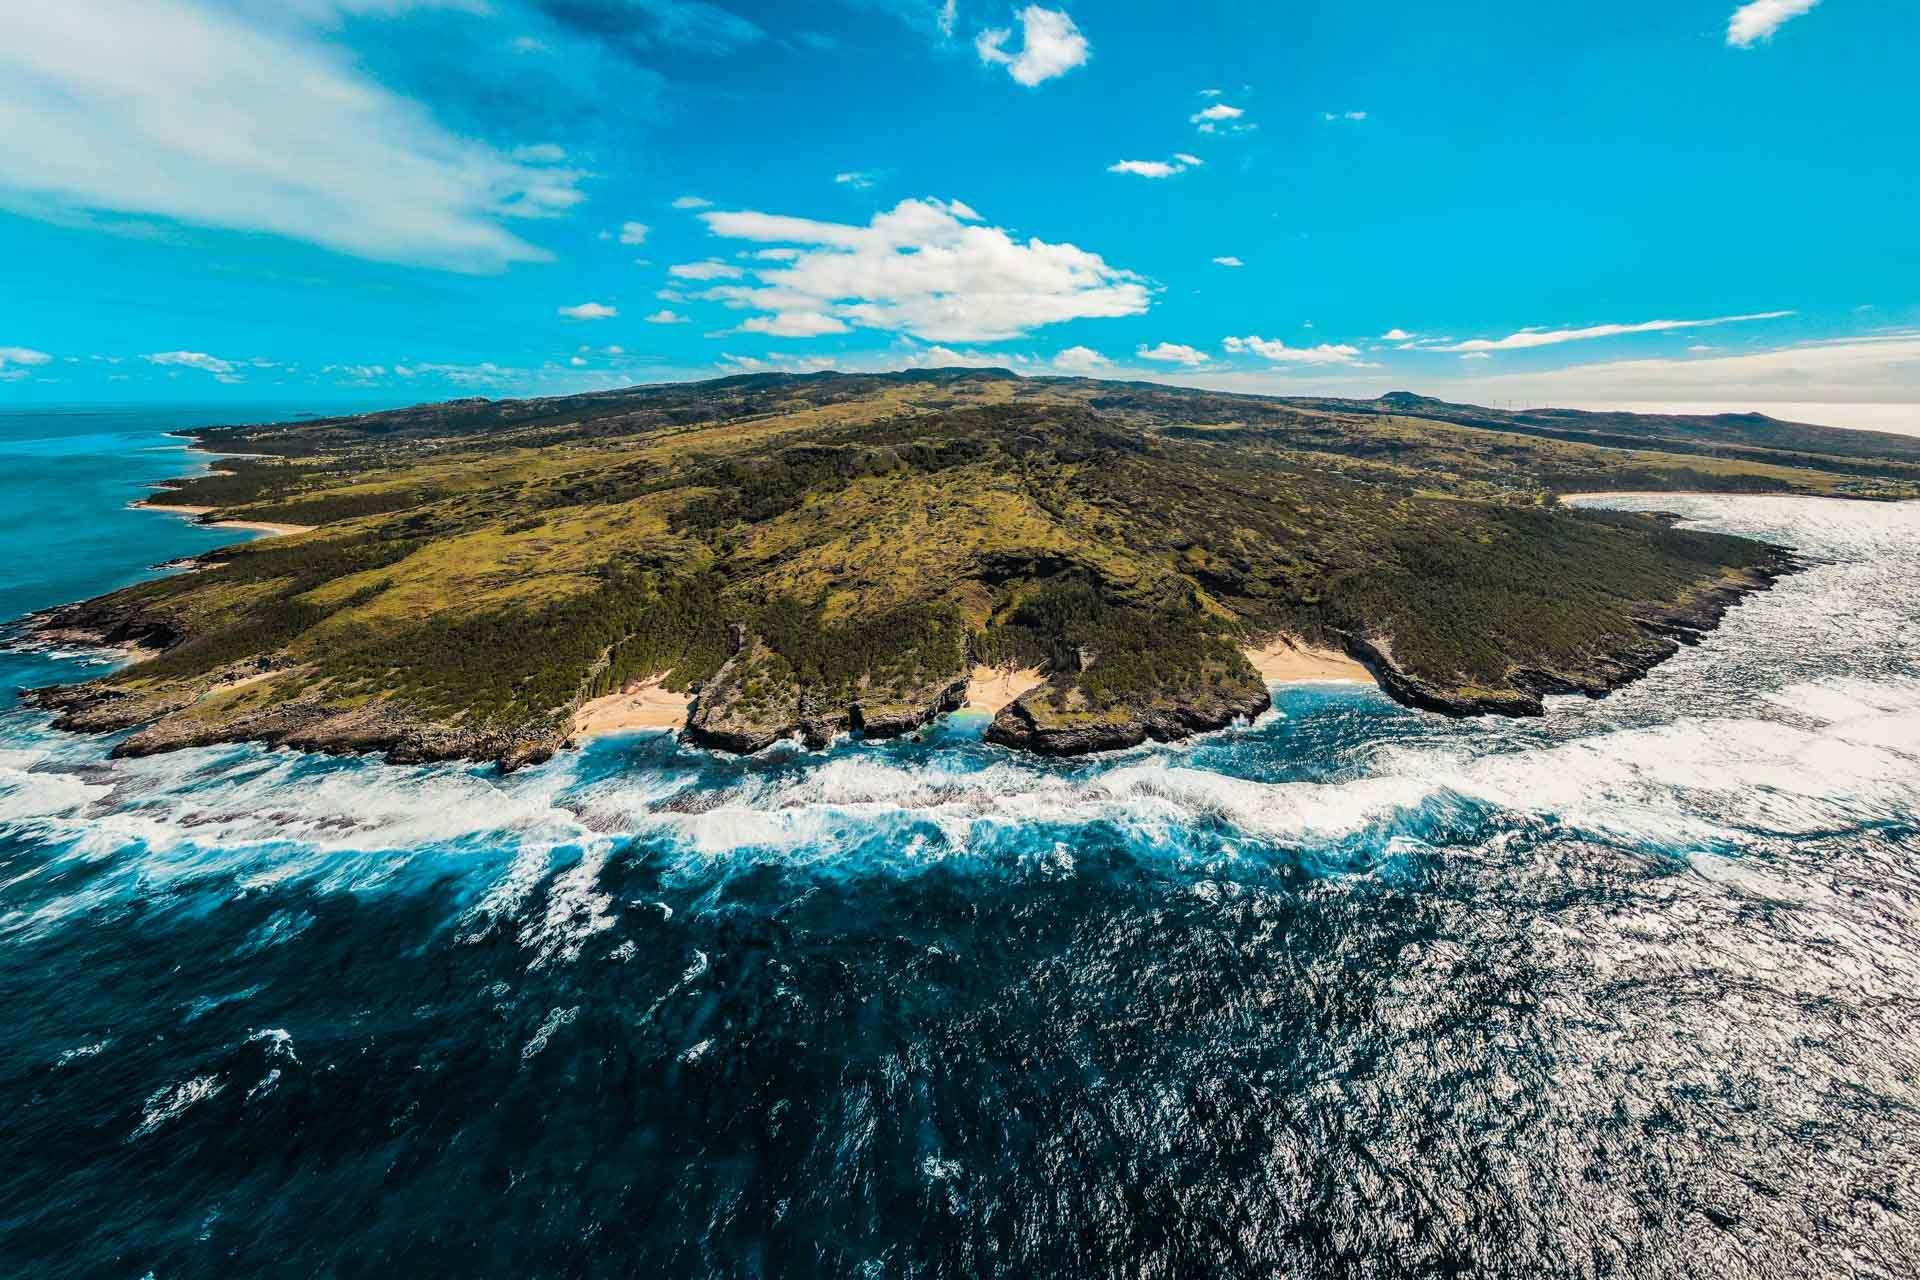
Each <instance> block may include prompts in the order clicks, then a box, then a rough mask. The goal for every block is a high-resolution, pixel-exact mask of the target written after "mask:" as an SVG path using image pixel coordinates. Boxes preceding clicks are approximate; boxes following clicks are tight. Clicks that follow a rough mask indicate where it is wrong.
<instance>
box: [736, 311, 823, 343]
mask: <svg viewBox="0 0 1920 1280" xmlns="http://www.w3.org/2000/svg"><path fill="white" fill-rule="evenodd" d="M848 331H849V329H848V325H847V322H846V321H844V320H836V319H835V318H834V317H832V316H830V315H827V314H826V313H825V312H823V311H780V312H776V313H775V314H773V315H770V316H751V317H749V318H748V319H746V320H743V321H741V322H740V332H742V333H764V334H766V335H768V336H769V337H774V338H817V337H819V336H820V335H822V334H826V333H846V332H848Z"/></svg>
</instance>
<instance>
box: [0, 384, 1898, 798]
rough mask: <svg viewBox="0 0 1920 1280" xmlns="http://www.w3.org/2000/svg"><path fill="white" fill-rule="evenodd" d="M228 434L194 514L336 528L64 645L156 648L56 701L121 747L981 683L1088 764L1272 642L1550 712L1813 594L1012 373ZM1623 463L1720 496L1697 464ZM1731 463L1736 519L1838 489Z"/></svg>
mask: <svg viewBox="0 0 1920 1280" xmlns="http://www.w3.org/2000/svg"><path fill="white" fill-rule="evenodd" d="M1515 431H1516V432H1517V431H1518V428H1515ZM202 434H203V438H204V439H205V440H207V441H209V442H210V443H216V444H218V445H220V446H221V447H224V448H229V449H232V450H234V451H236V452H245V453H247V454H250V455H256V456H251V457H245V458H235V459H232V460H230V461H229V463H228V464H226V465H223V467H222V469H221V471H220V472H219V473H217V474H212V475H207V476H200V477H195V478H193V479H190V480H185V481H181V482H179V483H178V484H176V485H175V486H174V487H173V488H172V489H170V490H169V491H168V494H167V500H168V501H169V502H178V503H182V504H186V505H192V506H195V507H205V508H211V509H212V512H213V514H214V515H216V516H219V517H223V518H230V519H240V520H248V521H251V522H254V523H257V524H277V525H282V526H302V527H307V528H308V529H309V531H307V532H302V533H300V534H298V535H297V536H293V537H284V538H274V539H269V540H265V541H261V542H254V543H248V544H244V545H239V546H233V547H228V548H224V549H222V550H219V551H216V552H212V553H208V554H205V555H201V556H198V557H197V558H196V560H195V561H194V564H193V565H192V571H191V572H189V573H182V574H179V575H177V576H174V577H170V578H162V579H157V580H153V581H148V582H143V583H141V584H139V585H137V586H134V587H130V588H127V589H126V590H124V591H119V592H115V593H113V594H111V595H108V596H104V597H101V598H100V599H98V600H93V601H87V602H83V603H81V604H77V605H73V606H69V607H67V608H65V609H60V610H55V611H53V612H52V613H50V614H48V615H46V616H44V617H42V618H39V619H35V620H33V622H32V625H34V626H37V627H40V628H42V629H45V630H47V631H48V632H49V634H56V633H57V634H64V635H68V636H71V637H73V638H76V639H78V638H88V639H91V640H94V641H96V642H99V643H107V644H123V645H139V646H141V649H140V652H141V653H142V655H144V656H143V657H142V659H141V660H140V661H137V662H134V663H132V664H131V665H129V666H127V667H126V668H124V669H122V670H120V671H117V672H114V673H112V674H110V675H107V676H104V677H102V678H101V679H98V680H95V681H91V682H89V683H87V684H84V685H77V686H71V687H63V688H53V689H43V690H36V691H32V692H31V693H29V694H28V695H27V696H28V697H29V698H30V700H31V701H32V702H34V703H35V704H36V705H39V706H42V707H45V708H47V709H49V710H51V711H53V712H54V713H55V715H56V717H57V720H56V723H58V724H59V725H60V726H62V727H64V728H70V729H74V730H78V731H88V732H113V733H126V734H128V736H127V737H126V739H125V741H124V742H122V743H121V744H119V746H118V748H117V749H118V751H119V752H120V753H122V754H126V755H138V754H147V753H152V752H158V751H167V750H173V749H177V748H180V747H187V746H196V745H203V744H208V743H215V742H231V741H258V742H265V743H270V744H275V745H285V746H291V747H300V748H303V749H312V750H322V751H376V752H382V753H385V754H387V755H388V756H390V757H392V758H394V759H398V760H443V759H478V760H494V761H498V762H499V763H501V764H503V765H505V766H508V767H514V766H517V765H520V764H525V763H528V762H532V761H536V760H540V759H544V758H546V757H547V756H548V755H550V754H551V753H553V752H554V751H556V750H559V749H561V748H562V747H564V746H565V745H566V744H567V743H568V742H569V741H570V740H571V739H572V736H573V720H574V714H575V711H576V710H577V709H578V708H579V707H581V706H583V705H584V704H586V703H588V702H591V701H592V700H594V699H596V698H599V697H603V696H605V695H608V694H611V693H616V692H618V691H619V690H621V689H623V688H628V687H632V686H637V685H638V684H640V683H643V682H647V681H653V682H657V683H660V684H662V685H664V686H665V687H666V688H671V689H675V690H681V689H686V690H690V691H697V696H696V697H695V699H694V703H693V706H692V707H691V709H690V712H689V716H688V722H687V724H686V727H685V730H684V736H685V738H686V740H687V741H689V742H691V743H695V744H698V745H701V746H705V747H710V748H713V749H716V750H723V751H733V752H751V751H757V750H760V749H763V748H765V747H766V746H768V745H770V744H772V743H774V742H778V741H781V740H783V739H788V738H794V737H798V738H800V739H801V740H803V741H806V742H808V743H812V744H815V745H819V744H823V743H825V742H828V741H830V740H831V739H832V738H833V737H834V736H835V735H836V734H841V733H862V734H864V735H866V736H868V737H875V738H882V737H889V736H898V735H900V734H905V733H911V732H913V731H915V730H916V729H918V728H920V727H921V726H923V725H925V724H926V723H927V722H928V721H930V720H931V719H933V718H934V717H937V716H939V715H942V714H944V713H946V712H947V711H951V710H953V709H955V708H956V707H958V706H959V705H961V704H962V702H963V701H964V699H965V696H966V693H965V690H966V678H967V673H968V671H969V669H970V668H971V667H972V666H973V665H974V664H976V663H978V664H984V665H987V666H995V667H1006V668H1008V669H1013V668H1037V669H1039V670H1041V671H1043V672H1045V673H1046V676H1047V684H1046V685H1045V686H1043V687H1042V688H1040V689H1036V690H1033V691H1032V692H1030V693H1028V694H1026V695H1025V696H1023V697H1022V698H1020V699H1019V700H1018V701H1017V702H1016V703H1014V704H1013V705H1011V706H1008V707H1006V708H1004V709H1003V710H1001V711H1000V713H999V714H998V715H997V716H996V718H995V720H994V722H993V724H992V726H991V728H990V730H989V734H988V736H989V739H990V740H991V741H993V742H996V743H1000V744H1003V745H1006V746H1009V747H1013V748H1017V749H1022V750H1030V751H1038V752H1047V753H1053V754H1061V755H1077V754H1085V753H1088V752H1095V751H1105V750H1114V749H1119V748H1124V747H1128V746H1133V745H1137V744H1138V743H1141V742H1146V741H1153V740H1161V741H1164V740H1172V739H1177V738H1181V737H1185V736H1187V735H1190V734H1193V733H1198V732H1206V731H1210V730H1215V729H1220V728H1224V727H1226V726H1229V725H1231V724H1233V723H1235V722H1237V721H1241V720H1245V719H1250V718H1251V717H1253V716H1256V715H1258V714H1259V713H1260V712H1261V711H1263V710H1265V709H1266V707H1267V705H1268V694H1267V690H1266V687H1265V686H1264V684H1262V683H1261V681H1260V680H1259V678H1258V677H1257V675H1256V674H1255V673H1254V672H1253V670H1252V669H1251V668H1250V667H1249V666H1248V665H1247V663H1246V661H1245V658H1244V657H1243V656H1242V652H1241V646H1242V645H1243V644H1246V643H1248V642H1249V641H1252V640H1256V639H1259V638H1262V637H1268V636H1272V635H1276V634H1287V635H1292V636H1295V637H1299V638H1301V639H1302V640H1303V641H1305V642H1308V643H1311V644H1316V645H1321V646H1326V647H1339V648H1344V649H1345V650H1346V651H1347V652H1348V653H1350V654H1351V655H1353V656H1354V657H1356V658H1358V659H1360V660H1361V661H1363V662H1364V663H1366V664H1367V665H1368V666H1369V667H1370V668H1371V669H1372V671H1373V672H1374V674H1375V676H1376V678H1377V679H1378V680H1379V682H1380V684H1381V686H1382V687H1383V688H1384V689H1385V690H1386V691H1387V692H1388V693H1389V694H1390V695H1392V696H1393V697H1395V698H1397V699H1399V700H1400V701H1402V702H1405V703H1407V704H1409V705H1412V706H1416V707H1423V708H1428V709H1432V710H1436V711H1442V712H1446V713H1448V714H1457V715H1459V714H1482V713H1494V714H1505V715H1532V714H1538V713H1539V712H1540V710H1541V699H1542V698H1543V697H1545V696H1547V695H1550V694H1556V693H1574V692H1577V693H1585V694H1589V695H1592V696H1598V695H1599V694H1601V693H1604V692H1605V691H1607V690H1609V689H1612V688H1616V687H1618V686H1619V685H1620V684H1622V683H1625V682H1626V681H1629V680H1632V679H1636V678H1638V676H1639V675H1641V674H1643V673H1644V672H1645V671H1646V670H1647V669H1648V668H1649V667H1651V666H1652V665H1654V664H1656V663H1658V662H1660V661H1662V660H1663V659H1664V658H1665V657H1667V656H1668V655H1670V654H1671V653H1673V652H1674V651H1675V650H1676V648H1677V646H1678V645H1681V644H1684V643H1688V642H1689V641H1691V640H1692V639H1694V638H1696V637H1697V635H1698V634H1699V633H1700V632H1701V631H1703V630H1705V629H1707V628H1710V627H1711V626H1713V625H1714V624H1715V623H1716V622H1717V621H1718V619H1719V617H1720V615H1721V614H1722V613H1724V612H1725V610H1726V609H1727V608H1728V607H1730V605H1731V604H1732V603H1733V602H1734V601H1736V600H1738V599H1739V598H1740V597H1741V596H1742V595H1743V594H1745V593H1747V592H1749V591H1754V590H1761V589H1764V588H1765V587H1766V586H1767V585H1768V583H1770V582H1771V580H1772V577H1773V576H1774V575H1777V574H1778V573H1781V572H1786V571H1789V570H1790V569H1791V568H1792V567H1793V566H1792V563H1791V562H1790V561H1789V560H1788V559H1786V558H1785V557H1784V555H1783V553H1782V552H1781V551H1780V550H1779V549H1778V548H1769V547H1766V546H1763V545H1761V544H1758V543H1754V542H1749V541H1744V540H1741V539H1737V538H1728V537H1721V536H1718V535H1711V534H1703V533H1697V532H1690V531H1686V530H1682V529H1678V528H1675V527H1673V526H1672V525H1671V524H1670V523H1668V522H1664V521H1661V520H1659V519H1655V518H1650V517H1645V516H1639V515H1629V514H1621V513H1610V512H1577V511H1567V510H1561V509H1558V508H1556V507H1555V506H1554V504H1553V502H1552V500H1551V495H1550V490H1551V488H1553V487H1554V486H1556V485H1559V484H1561V483H1564V482H1565V480H1566V478H1567V477H1568V476H1579V477H1581V482H1582V483H1584V484H1587V485H1590V486H1591V487H1593V488H1604V487H1608V477H1609V475H1610V474H1612V473H1613V471H1614V470H1616V469H1618V468H1619V467H1621V466H1624V465H1627V464H1626V463H1625V462H1623V461H1622V459H1621V456H1620V455H1619V454H1618V453H1617V452H1616V451H1611V450H1607V449H1602V448H1597V447H1592V446H1587V445H1576V444H1570V443H1567V442H1566V441H1563V440H1557V439H1549V440H1540V441H1531V440H1529V439H1528V438H1527V437H1526V436H1524V435H1523V434H1514V433H1507V434H1503V435H1501V436H1500V437H1499V440H1500V445H1499V448H1498V449H1497V450H1493V451H1480V446H1481V444H1482V443H1483V441H1482V440H1481V435H1476V434H1475V433H1474V431H1473V430H1472V429H1470V428H1466V427H1462V426H1459V425H1454V424H1449V423H1443V422H1431V423H1422V422H1418V421H1415V420H1412V419H1409V418H1407V417H1405V416H1403V415H1393V416H1384V415H1377V414H1376V415H1353V416H1350V417H1343V416H1339V415H1338V414H1334V413H1330V412H1328V411H1324V410H1320V409H1314V410H1311V411H1309V410H1302V409H1293V408H1289V407H1287V406H1284V405H1279V404H1277V403H1276V402H1273V401H1266V400H1261V399H1258V398H1254V397H1233V396H1220V395H1215V394H1213V393H1202V392H1183V391H1176V390H1173V389H1167V388H1153V387H1143V386H1139V385H1134V384H1128V385H1125V386H1119V385H1116V384H1105V383H1097V382H1087V381H1081V380H1058V381H1054V380H1047V381H1035V382H1028V381H1025V380H1021V379H1017V378H1014V377H1011V376H1010V375H1005V374H999V373H994V372H992V371H942V372H935V373H928V374H913V375H899V376H884V377H851V376H844V375H831V376H823V377H819V378H799V377H787V376H784V375H782V376H768V377H754V378H736V379H726V380H723V382H721V383H715V384H703V385H695V386H682V387H665V388H641V389H635V390H633V391H631V392H621V393H606V394H602V395H597V396H590V397H574V398H569V399H563V400H554V401H542V402H537V403H534V402H529V403H527V404H525V405H521V404H518V403H514V404H503V405H491V404H488V403H486V402H469V403H463V404H461V405H454V406H440V407H436V408H435V409H434V411H432V412H429V411H426V410H408V411H402V412H400V413H397V414H390V415H370V416H368V417H366V418H348V419H332V420H325V421H320V422H309V423H300V424H292V425H285V426H265V427H255V428H222V429H217V430H212V431H208V432H205V433H202ZM1481 434H1484V433H1481ZM1748 452H1752V450H1751V449H1749V450H1748ZM1796 456H1798V455H1796ZM1630 464H1631V474H1632V475H1633V476H1635V477H1636V478H1644V477H1645V476H1646V475H1647V474H1648V473H1649V471H1650V470H1652V471H1654V472H1659V469H1660V468H1662V467H1668V468H1670V474H1671V475H1673V476H1674V477H1675V478H1676V482H1678V483H1686V484H1688V485H1696V484H1698V483H1699V482H1700V477H1701V474H1702V472H1701V467H1702V466H1703V465H1705V464H1704V463H1703V462H1702V459H1701V457H1700V456H1699V455H1697V454H1689V455H1685V456H1675V457H1674V458H1672V459H1663V455H1661V454H1659V453H1658V452H1657V451H1652V450H1646V449H1641V450H1637V451H1635V452H1634V453H1633V454H1632V457H1631V459H1630ZM1715 465H1716V466H1723V467H1724V470H1725V475H1726V478H1727V483H1728V484H1729V485H1730V486H1733V487H1742V486H1748V485H1750V484H1752V483H1757V482H1758V480H1759V479H1764V480H1765V481H1766V482H1767V483H1769V484H1792V483H1797V482H1799V480H1800V478H1801V477H1803V476H1804V477H1811V478H1808V479H1806V480H1805V483H1806V485H1807V487H1808V488H1809V489H1811V490H1816V491H1818V490H1820V487H1821V486H1822V485H1829V484H1831V482H1832V475H1833V473H1830V472H1824V471H1796V470H1795V469H1794V468H1792V467H1790V466H1787V465H1785V464H1784V463H1782V462H1778V461H1772V460H1766V459H1759V460H1741V461H1736V462H1727V463H1716V464H1715ZM1847 465H1848V466H1850V467H1853V468H1855V470H1856V471H1858V470H1859V469H1860V468H1863V467H1867V466H1868V464H1867V463H1864V462H1862V461H1861V460H1860V459H1858V458H1853V459H1850V460H1847ZM1662 474H1667V473H1662ZM1887 483H1889V484H1897V483H1901V481H1899V480H1898V479H1897V478H1896V479H1894V480H1889V481H1887Z"/></svg>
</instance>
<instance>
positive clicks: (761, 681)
mask: <svg viewBox="0 0 1920 1280" xmlns="http://www.w3.org/2000/svg"><path fill="white" fill-rule="evenodd" d="M969 670H970V668H968V667H966V666H964V665H962V666H961V667H959V668H958V669H957V670H954V671H948V672H944V673H941V674H939V675H937V676H936V677H935V678H934V679H932V680H931V681H920V682H918V683H916V682H914V681H912V680H908V681H905V682H901V681H891V682H888V681H883V680H876V679H874V678H873V677H872V676H871V675H866V676H863V678H862V680H861V681H860V684H859V687H857V688H855V689H853V690H850V691H849V690H843V691H841V695H840V697H839V698H837V699H836V698H834V697H833V696H832V695H831V694H829V693H826V692H820V691H815V690H812V689H808V688H804V687H802V685H801V684H800V682H799V680H798V679H797V678H796V675H795V672H794V670H793V667H792V666H791V664H789V663H788V662H786V661H785V660H784V659H783V658H782V657H781V656H780V655H779V654H778V653H776V652H775V651H774V650H773V649H771V648H769V647H768V645H767V644H766V642H765V641H763V640H761V639H760V638H759V637H758V636H752V635H747V634H746V633H745V630H744V628H741V629H740V634H739V638H738V648H737V649H736V650H735V651H734V654H733V656H732V657H730V658H728V659H727V661H726V662H725V663H724V664H723V665H722V666H721V668H720V670H719V671H717V672H715V673H714V675H713V677H712V678H711V679H709V680H708V681H707V682H706V683H705V685H704V686H703V687H702V688H701V690H700V693H699V696H698V697H697V698H696V699H695V700H694V704H693V708H692V710H691V711H690V712H689V714H688V716H687V727H686V728H685V730H683V731H682V733H681V737H682V739H683V740H685V741H686V742H689V743H692V744H693V745H694V746H699V747H707V748H710V749H712V750H716V751H729V752H733V753H735V754H739V755H750V754H752V753H753V752H756V751H762V750H765V749H766V748H767V747H770V746H772V745H773V744H774V743H776V742H783V741H786V740H787V739H790V738H796V737H797V738H799V739H800V740H801V741H802V742H804V743H805V744H806V745H807V746H808V747H809V748H812V749H814V750H818V749H820V748H822V747H825V746H826V745H828V744H829V743H831V742H832V741H833V740H834V739H835V738H836V737H838V736H840V735H841V734H845V733H859V734H861V735H863V736H865V737H868V738H898V737H901V736H903V735H905V734H909V733H912V732H914V731H915V730H917V729H919V728H921V727H923V726H925V725H927V724H930V723H932V722H933V721H934V720H935V719H937V718H938V717H940V716H942V715H945V714H946V713H947V712H949V711H955V710H958V709H959V708H960V707H961V706H962V705H964V703H965V701H966V693H967V675H968V672H969Z"/></svg>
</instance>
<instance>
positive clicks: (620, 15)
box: [534, 0, 767, 54]
mask: <svg viewBox="0 0 1920 1280" xmlns="http://www.w3.org/2000/svg"><path fill="white" fill-rule="evenodd" d="M534 3H535V7H537V8H538V9H540V10H541V12H543V13H545V14H546V16H547V17H548V18H549V19H551V20H552V21H553V22H555V23H557V24H558V25H560V26H562V27H564V28H566V29H568V30H570V31H573V32H574V33H576V34H578V35H582V36H587V37H589V38H591V39H595V40H599V41H602V42H604V43H606V44H608V45H610V46H612V47H614V48H620V49H626V50H629V51H631V52H633V53H647V52H649V51H651V50H654V49H657V48H658V47H660V46H663V45H670V46H673V47H676V48H681V49H691V50H694V51H696V52H701V53H714V54H720V53H729V52H732V51H733V50H735V49H739V48H743V47H745V46H747V45H751V44H757V43H758V42H760V41H762V40H764V39H766V38H767V33H766V31H765V29H763V28H762V27H760V26H759V25H758V24H757V23H754V22H751V21H749V20H748V19H746V18H743V17H741V16H740V15H739V14H737V13H734V12H733V11H732V10H730V9H723V8H721V7H720V6H719V5H717V4H708V3H707V2H706V0H534Z"/></svg>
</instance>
